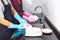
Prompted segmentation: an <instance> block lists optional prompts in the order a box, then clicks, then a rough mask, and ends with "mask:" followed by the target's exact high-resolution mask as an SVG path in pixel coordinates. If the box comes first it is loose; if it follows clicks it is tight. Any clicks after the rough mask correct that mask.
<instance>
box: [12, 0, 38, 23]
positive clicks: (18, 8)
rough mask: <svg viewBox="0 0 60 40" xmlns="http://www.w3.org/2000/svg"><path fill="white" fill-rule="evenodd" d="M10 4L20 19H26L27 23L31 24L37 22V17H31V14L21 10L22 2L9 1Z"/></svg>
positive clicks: (18, 0)
mask: <svg viewBox="0 0 60 40" xmlns="http://www.w3.org/2000/svg"><path fill="white" fill-rule="evenodd" d="M11 3H12V5H13V7H14V8H15V10H16V11H17V12H18V14H19V15H20V16H21V17H22V18H24V19H26V20H27V21H28V22H30V23H31V22H35V21H37V20H38V16H36V15H32V14H31V13H29V12H27V11H24V10H23V7H22V6H23V5H22V0H11Z"/></svg>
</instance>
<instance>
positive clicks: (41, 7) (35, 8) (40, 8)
mask: <svg viewBox="0 0 60 40" xmlns="http://www.w3.org/2000/svg"><path fill="white" fill-rule="evenodd" d="M37 8H40V9H42V7H41V6H36V7H35V9H34V11H36V10H37Z"/></svg>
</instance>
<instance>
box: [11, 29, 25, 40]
mask: <svg viewBox="0 0 60 40" xmlns="http://www.w3.org/2000/svg"><path fill="white" fill-rule="evenodd" d="M24 34H25V29H20V30H19V31H18V30H17V31H15V32H14V33H13V34H12V36H11V39H13V38H16V37H18V36H20V35H24Z"/></svg>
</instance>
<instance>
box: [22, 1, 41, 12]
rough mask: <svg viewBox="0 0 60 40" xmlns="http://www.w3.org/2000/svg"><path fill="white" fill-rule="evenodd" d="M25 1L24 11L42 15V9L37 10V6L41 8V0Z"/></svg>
mask: <svg viewBox="0 0 60 40" xmlns="http://www.w3.org/2000/svg"><path fill="white" fill-rule="evenodd" d="M22 1H23V10H25V11H28V12H30V13H41V8H37V10H36V11H34V10H35V8H36V6H41V0H22Z"/></svg>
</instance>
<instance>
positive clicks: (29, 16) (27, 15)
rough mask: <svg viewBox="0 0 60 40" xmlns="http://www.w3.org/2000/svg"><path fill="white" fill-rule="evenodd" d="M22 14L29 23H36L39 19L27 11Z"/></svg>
mask: <svg viewBox="0 0 60 40" xmlns="http://www.w3.org/2000/svg"><path fill="white" fill-rule="evenodd" d="M23 13H24V14H25V15H23V18H24V19H26V20H27V21H28V22H30V23H31V22H35V21H37V20H38V19H39V18H38V16H36V15H32V14H31V13H29V12H27V11H25V12H23Z"/></svg>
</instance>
